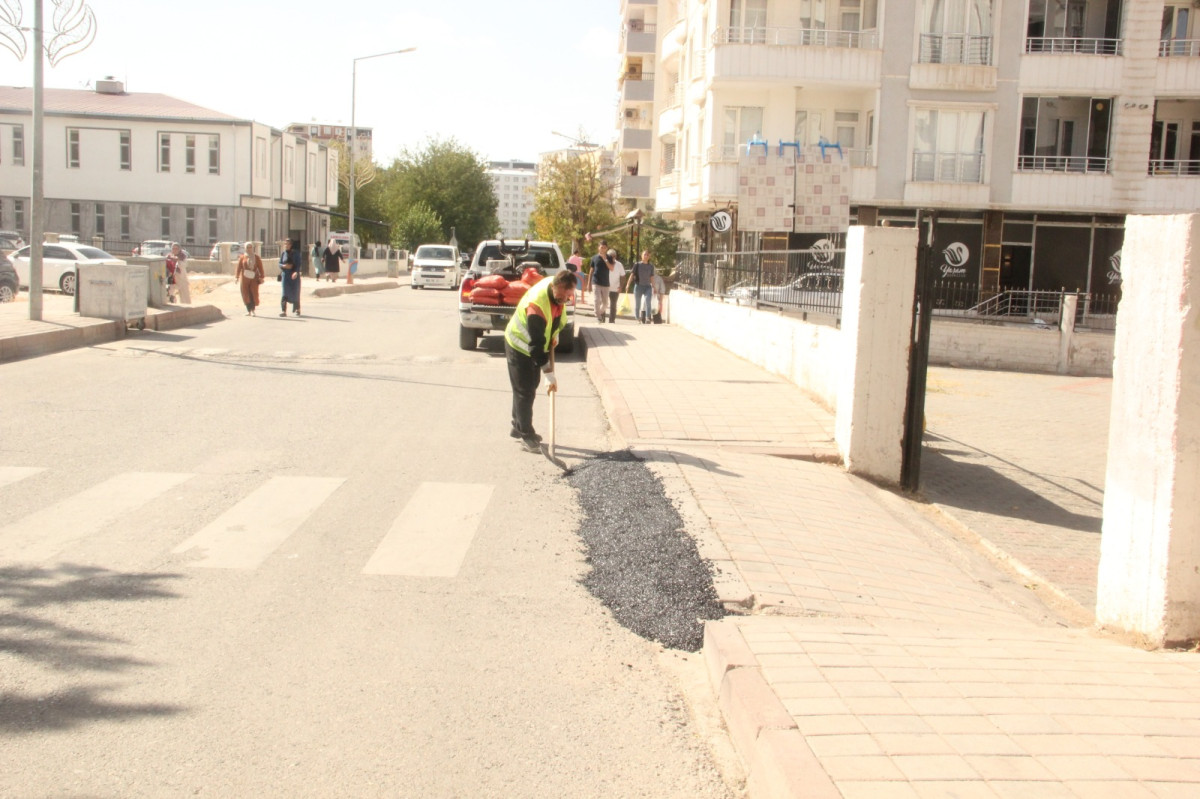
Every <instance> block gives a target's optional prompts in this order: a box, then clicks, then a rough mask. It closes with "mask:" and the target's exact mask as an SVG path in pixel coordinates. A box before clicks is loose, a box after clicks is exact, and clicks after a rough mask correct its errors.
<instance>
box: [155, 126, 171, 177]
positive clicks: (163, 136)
mask: <svg viewBox="0 0 1200 799" xmlns="http://www.w3.org/2000/svg"><path fill="white" fill-rule="evenodd" d="M158 171H159V172H170V171H171V134H170V133H160V134H158Z"/></svg>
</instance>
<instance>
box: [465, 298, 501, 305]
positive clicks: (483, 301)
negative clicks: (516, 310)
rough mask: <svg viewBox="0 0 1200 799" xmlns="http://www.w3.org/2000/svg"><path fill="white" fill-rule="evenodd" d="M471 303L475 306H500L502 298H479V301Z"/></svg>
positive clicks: (475, 300)
mask: <svg viewBox="0 0 1200 799" xmlns="http://www.w3.org/2000/svg"><path fill="white" fill-rule="evenodd" d="M471 303H472V304H473V305H499V304H500V298H499V297H479V298H478V299H472V300H471Z"/></svg>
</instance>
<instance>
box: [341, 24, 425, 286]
mask: <svg viewBox="0 0 1200 799" xmlns="http://www.w3.org/2000/svg"><path fill="white" fill-rule="evenodd" d="M416 49H417V48H415V47H406V48H404V49H403V50H390V51H388V52H386V53H376V54H375V55H364V56H361V57H359V58H355V59H354V60H353V64H352V66H351V69H350V180H349V183H350V201H349V208H347V209H346V210H347V211H348V216H349V217H350V219H349V229H348V230H347V233H348V234H349V236H350V262H351V263H350V264H349V265H348V266H347V268H346V282H347V283H353V282H354V262H355V261H356V260H357V257H356V254H355V250H354V189H355V184H356V183H358V176H357V175H355V174H354V151H355V150H357V149H358V128H357V127H356V126H355V124H354V122H355V112H356V111H357V106H358V96H357V95H358V62H359V61H366V60H367V59H368V58H382V57H383V56H385V55H400V54H401V53H411V52H412V51H413V50H416Z"/></svg>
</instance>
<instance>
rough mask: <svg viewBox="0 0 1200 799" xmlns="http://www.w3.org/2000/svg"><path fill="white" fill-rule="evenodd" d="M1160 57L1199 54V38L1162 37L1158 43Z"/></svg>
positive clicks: (1193, 55)
mask: <svg viewBox="0 0 1200 799" xmlns="http://www.w3.org/2000/svg"><path fill="white" fill-rule="evenodd" d="M1158 55H1159V57H1160V58H1168V57H1170V56H1192V57H1195V56H1200V39H1163V40H1162V41H1161V42H1159V43H1158Z"/></svg>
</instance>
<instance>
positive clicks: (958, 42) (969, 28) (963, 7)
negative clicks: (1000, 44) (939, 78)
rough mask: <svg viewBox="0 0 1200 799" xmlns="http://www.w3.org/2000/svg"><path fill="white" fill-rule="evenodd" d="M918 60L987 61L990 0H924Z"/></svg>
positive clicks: (988, 58)
mask: <svg viewBox="0 0 1200 799" xmlns="http://www.w3.org/2000/svg"><path fill="white" fill-rule="evenodd" d="M918 60H919V61H920V62H921V63H923V64H968V65H979V64H985V65H990V64H991V63H992V3H991V0H924V4H923V7H922V10H921V52H920V55H919V56H918Z"/></svg>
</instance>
